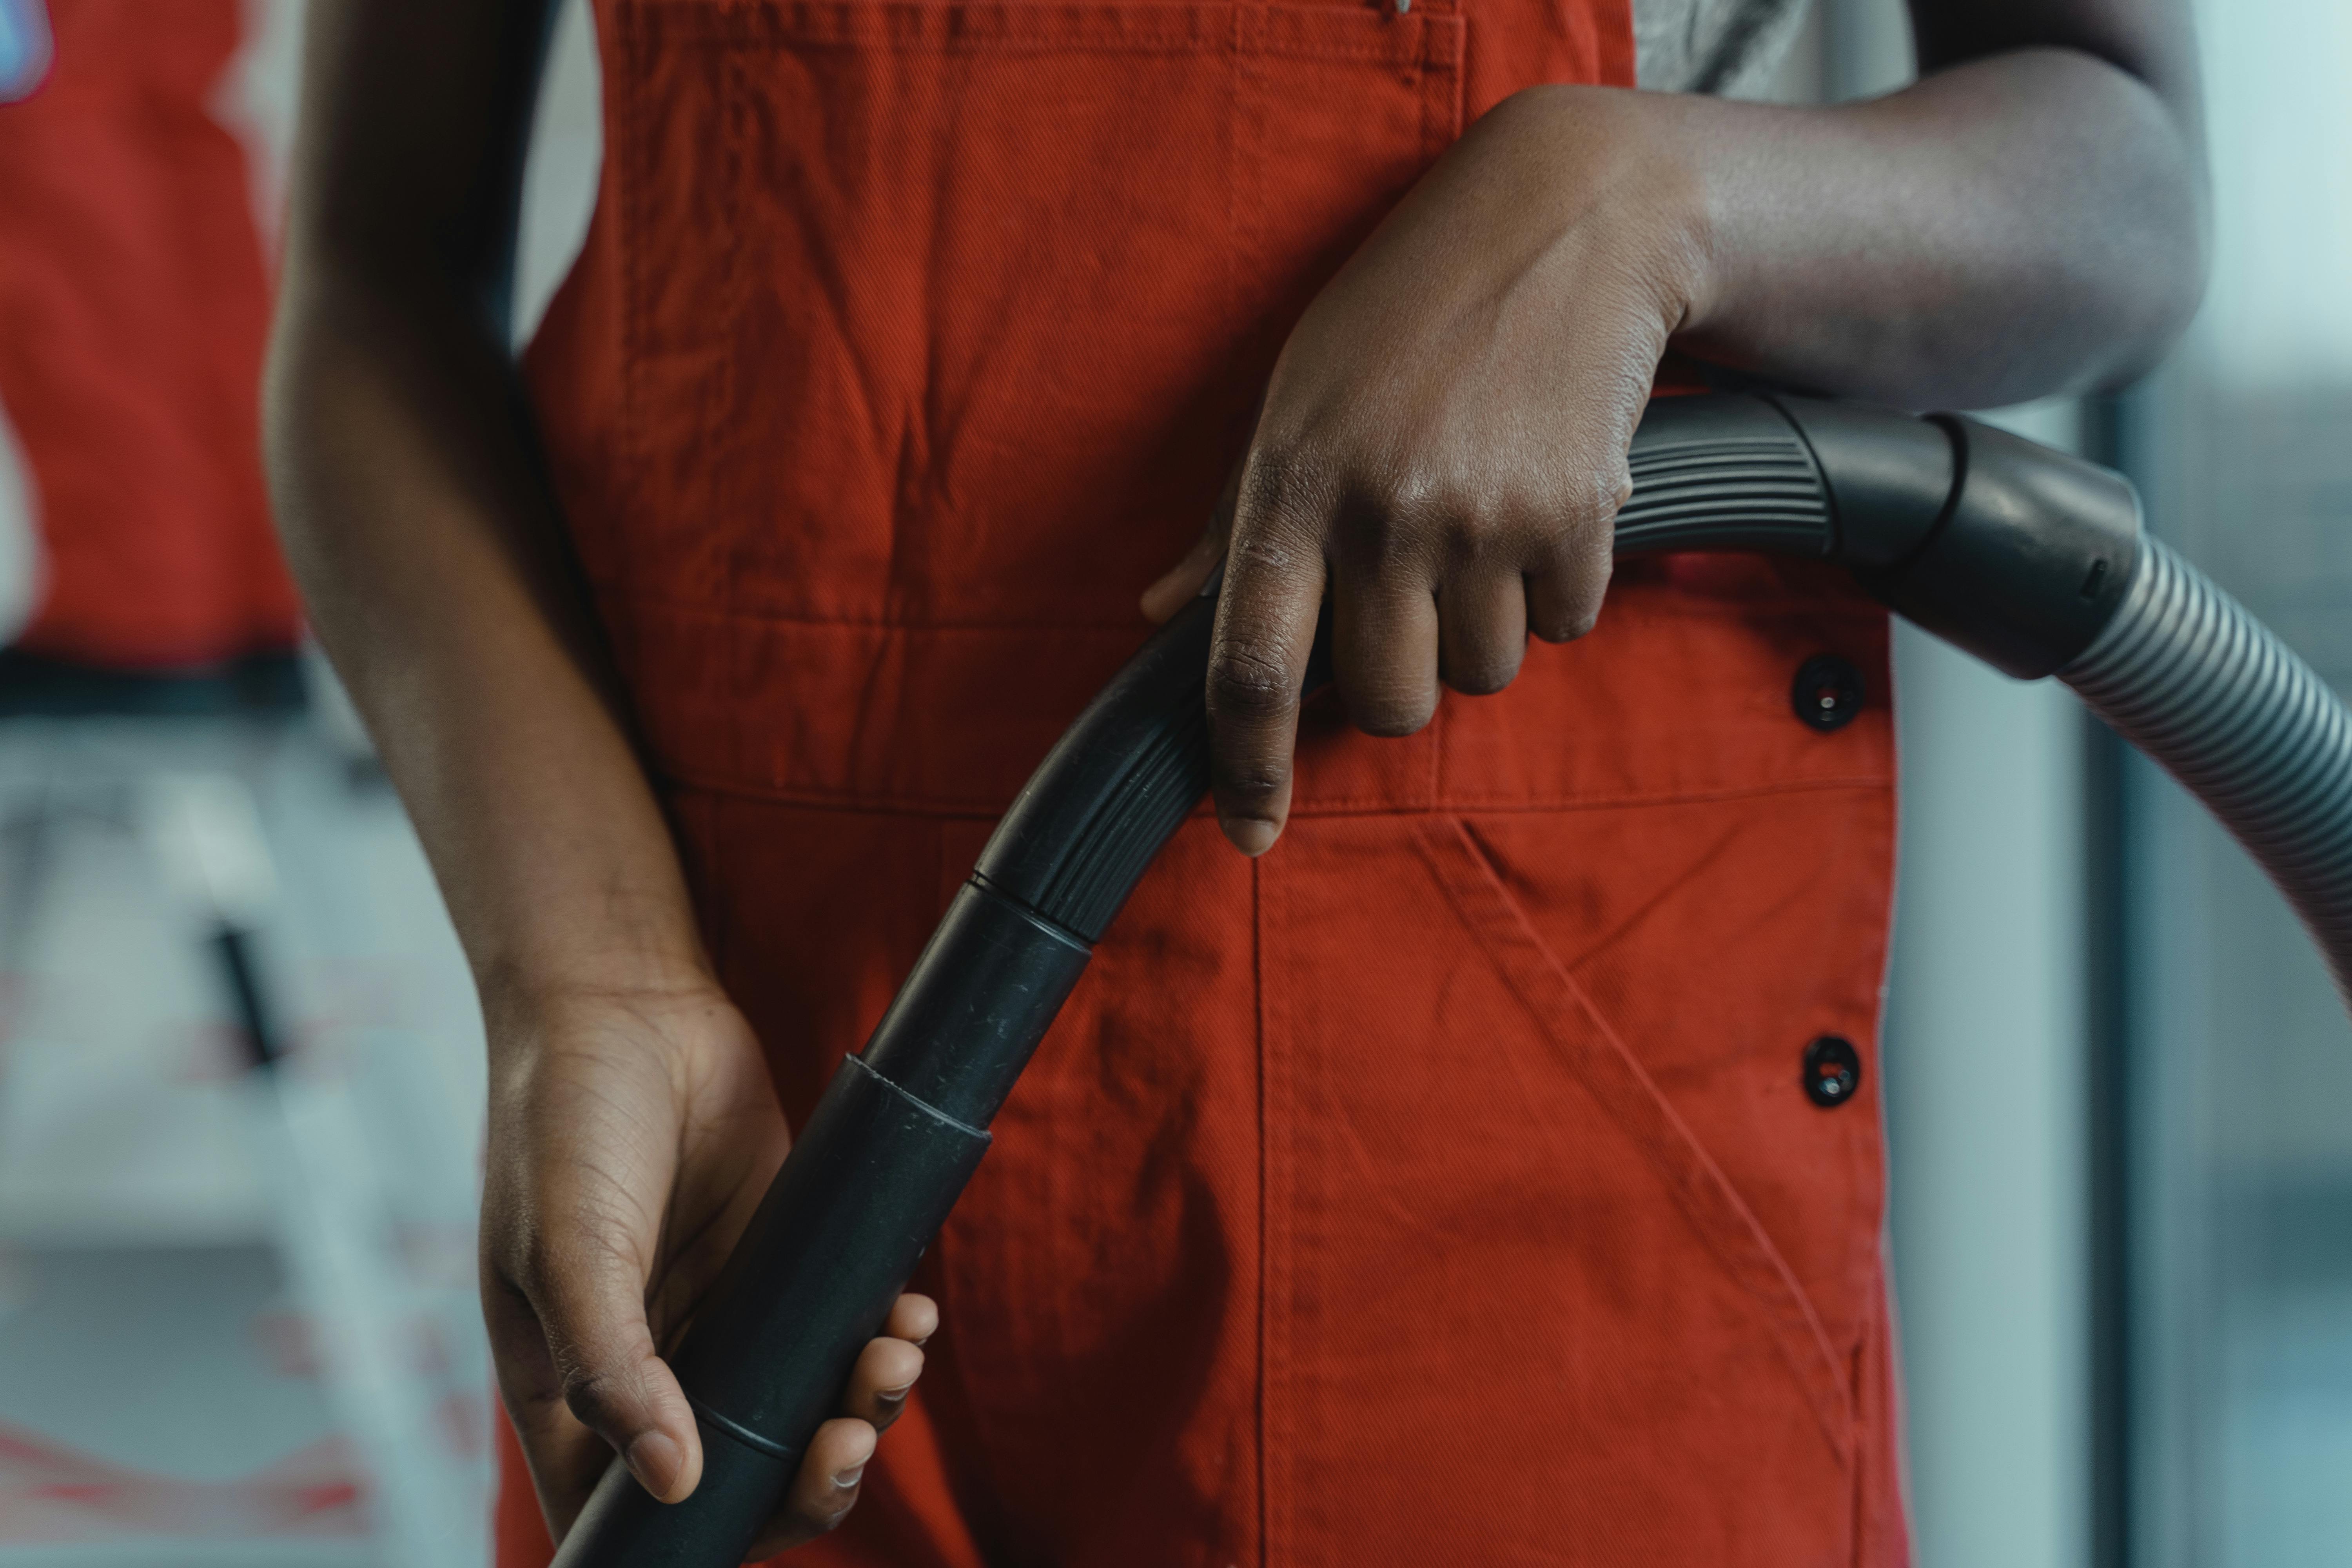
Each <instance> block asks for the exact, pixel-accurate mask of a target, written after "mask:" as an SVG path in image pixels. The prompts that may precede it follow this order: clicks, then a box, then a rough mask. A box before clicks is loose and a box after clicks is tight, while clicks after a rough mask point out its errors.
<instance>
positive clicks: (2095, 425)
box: [0, 0, 2352, 1568]
mask: <svg viewBox="0 0 2352 1568" xmlns="http://www.w3.org/2000/svg"><path fill="white" fill-rule="evenodd" d="M2201 9H2202V11H2203V16H2202V17H2201V21H2202V25H2203V29H2204V53H2205V60H2206V69H2207V89H2208V94H2209V103H2210V111H2211V131H2212V159H2213V176H2214V184H2215V188H2216V194H2217V204H2218V205H2217V212H2218V216H2219V235H2218V237H2219V249H2218V254H2217V266H2216V270H2215V273H2214V279H2213V288H2212V291H2211V294H2210V298H2209V300H2208V302H2207V305H2206V308H2205V310H2204V313H2203V315H2202V317H2201V318H2200V321H2199V323H2198V324H2197V326H2196V327H2195V328H2194V329H2193V331H2192V332H2191V334H2190V336H2189V340H2188V341H2187V342H2185V343H2184V344H2183V346H2182V347H2181V349H2180V350H2179V352H2178V353H2176V354H2175V355H2174V357H2173V360H2172V362H2171V363H2169V364H2168V366H2167V367H2166V368H2165V369H2163V370H2162V371H2161V372H2159V373H2158V374H2157V375H2155V376H2154V377H2152V378H2151V379H2150V380H2149V381H2148V382H2147V384H2143V385H2141V386H2139V387H2137V388H2134V389H2132V390H2131V391H2129V392H2128V393H2126V394H2124V395H2119V396H2114V397H2105V398H2100V399H2095V400H2093V401H2091V402H2088V403H2083V404H2074V403H2066V404H2048V405H2034V406H2032V407H2028V408H2023V409H2015V410H2008V411H2003V413H2002V414H2001V415H2000V419H2001V420H2002V422H2004V423H2007V424H2010V425H2011V426H2013V427H2015V428H2018V429H2020V430H2021V431H2023V432H2024V433H2026V434H2029V435H2032V436H2034V437H2038V438H2040V439H2043V440H2049V441H2053V442H2056V443H2058V444H2061V445H2065V446H2069V447H2074V448H2076V449H2078V450H2082V451H2084V452H2086V453H2088V454H2089V455H2091V456H2094V457H2095V458H2099V459H2100V460H2102V461H2105V462H2108V463H2111V464H2114V465H2116V466H2117V467H2120V468H2124V469H2126V471H2127V472H2128V473H2130V474H2131V476H2132V477H2133V479H2135V480H2136V481H2137V483H2138V485H2139V487H2140V489H2141V491H2142V494H2143V495H2144V497H2145V498H2146V500H2147V508H2148V512H2149V516H2150V521H2151V523H2152V525H2153V527H2154V528H2155V529H2156V530H2157V531H2158V532H2160V533H2161V534H2163V535H2164V536H2165V537H2167V538H2168V539H2169V540H2170V541H2172V542H2174V543H2175V544H2176V545H2177V546H2179V547H2180V548H2181V549H2183V550H2184V551H2185V552H2187V553H2188V554H2189V556H2190V557H2192V558H2193V559H2194V560H2196V561H2197V562H2198V563H2200V564H2201V565H2202V566H2203V567H2204V568H2205V569H2206V570H2207V571H2208V572H2210V573H2211V574H2213V575H2214V576H2215V577H2217V578H2218V579H2219V580H2220V581H2221V583H2222V584H2225V585H2226V586H2227V587H2229V588H2230V589H2231V590H2232V591H2233V592H2234V593H2236V594H2237V595H2239V596H2240V597H2241V598H2242V599H2243V600H2244V601H2245V602H2246V603H2247V604H2248V605H2250V606H2251V607H2252V609H2253V610H2254V611H2255V613H2256V614H2257V615H2259V616H2262V617H2263V618H2264V619H2265V620H2267V621H2268V622H2269V623H2270V624H2271V626H2273V627H2274V628H2276V629H2277V630H2278V631H2279V632H2280V633H2281V634H2282V635H2284V637H2286V639H2287V640H2288V641H2289V642H2291V643H2292V644H2294V647H2296V648H2297V649H2298V650H2299V651H2300V652H2301V653H2302V654H2303V655H2304V656H2305V658H2307V659H2309V660H2310V661H2311V662H2312V663H2313V665H2314V666H2315V667H2316V668H2318V669H2319V671H2320V672H2321V673H2322V675H2324V676H2326V678H2328V679H2330V680H2332V681H2334V682H2335V683H2336V685H2337V687H2338V689H2339V690H2341V689H2347V683H2352V289H2347V288H2345V287H2344V280H2345V279H2347V278H2352V96H2347V93H2346V91H2345V83H2347V81H2352V7H2347V6H2345V5H2343V4H2342V3H2341V0H2231V3H2230V4H2229V5H2226V6H2224V5H2221V0H2208V3H2207V4H2205V5H2203V6H2202V7H2201ZM302 18H303V5H302V4H301V0H243V3H242V4H240V0H52V3H51V4H47V5H45V4H43V3H42V0H0V414H5V417H0V1568H31V1565H34V1564H40V1565H50V1564H65V1563H73V1564H86V1565H87V1564H104V1565H108V1568H114V1565H124V1568H128V1565H131V1564H148V1563H154V1564H166V1563H168V1564H173V1565H185V1564H198V1565H201V1564H212V1563H219V1564H289V1565H292V1564H300V1565H303V1568H310V1565H313V1564H316V1565H322V1568H323V1565H326V1564H347V1563H348V1564H381V1565H383V1568H412V1565H414V1568H423V1565H425V1564H432V1565H435V1568H466V1565H468V1564H478V1563H482V1562H483V1561H484V1559H485V1554H486V1553H485V1545H484V1531H483V1519H484V1515H485V1510H486V1507H487V1498H488V1486H489V1484H490V1471H489V1463H488V1445H487V1441H486V1434H487V1430H488V1426H487V1423H488V1410H489V1400H490V1398H491V1395H490V1393H489V1382H488V1357H487V1353H486V1352H485V1350H484V1347H483V1345H482V1343H481V1338H480V1331H479V1328H478V1322H477V1319H476V1310H475V1304H474V1295H473V1212H472V1211H473V1204H474V1194H475V1190H476V1187H477V1184H478V1173H479V1137H480V1132H479V1124H480V1119H481V1109H482V1082H481V1080H482V1070H481V1049H482V1047H481V1037H480V1027H479V1023H478V1018H477V1016H476V1013H475V1009H474V1004H473V999H472V994H471V990H470V986H469V984H468V982H467V975H466V973H465V968H464V965H463V963H462V961H461V959H460V957H459V955H458V953H457V946H456V943H455V942H454V940H453V938H452V937H451V936H450V934H449V931H448V930H447V926H446V921H445V919H444V917H443V915H442V913H441V910H440V907H439V904H438V901H437V899H436V895H435V893H434V890H433V888H432V883H431V879H430V878H429V876H428V875H427V873H426V871H425V866H424V863H423V860H422V858H421V857H420V855H419V854H418V851H417V849H416V847H415V841H414V839H413V837H411V835H410V833H409V830H408V828H407V826H406V825H405V823H404V819H403V817H402V815H401V812H400V809H399V805H398V803H397V801H396V800H395V799H394V796H393V795H392V794H391V792H390V791H389V790H388V789H387V788H386V787H384V784H383V779H382V775H381V773H380V771H379V770H377V769H376V767H375V766H374V764H373V760H372V758H371V756H370V754H369V752H368V749H367V746H366V743H365V741H364V738H363V737H362V735H361V733H360V731H359V729H358V726H357V724H356V723H355V721H353V720H352V716H351V714H350V712H349V710H348V708H347V707H346V706H345V705H344V704H343V703H342V702H341V699H340V697H339V696H338V694H337V692H336V691H335V689H334V687H333V684H332V681H331V678H330V677H329V676H328V674H327V673H326V671H325V670H324V669H323V668H322V667H320V665H319V664H318V663H317V662H316V661H315V659H314V658H312V656H310V655H309V654H307V653H305V652H304V651H303V649H302V647H301V646H300V641H299V626H298V624H297V620H296V617H295V615H294V611H293V608H292V600H291V597H290V594H289V591H288V589H287V587H286V584H285V582H284V578H283V574H282V571H281V570H280V569H279V568H278V566H277V565H276V563H275V561H274V557H272V556H271V555H270V553H269V551H268V535H267V527H266V520H265V519H264V517H263V515H262V513H261V510H260V504H261V503H260V499H259V489H258V475H257V471H256V469H255V468H254V466H253V460H252V456H251V454H252V440H253V429H252V426H253V416H252V412H251V410H252V405H253V395H252V377H253V374H254V373H255V369H256V367H257V363H258V355H259V351H260V332H261V330H262V322H263V321H264V320H265V318H266V312H267V291H268V271H269V264H268V258H269V257H270V256H271V255H272V254H273V253H274V238H273V234H274V230H275V226H276V213H277V209H278V202H279V199H280V192H281V190H282V187H283V169H284V162H285V153H286V142H287V138H288V133H289V125H290V121H291V116H292V110H293V104H294V99H295V93H296V86H297V58H298V53H299V36H300V32H301V26H302ZM1909 58H1910V56H1909V37H1908V32H1907V24H1906V21H1905V19H1904V16H1903V14H1902V11H1901V7H1900V4H1899V0H1820V3H1819V5H1818V8H1817V9H1816V11H1815V13H1814V14H1813V15H1812V16H1811V19H1810V21H1809V22H1808V24H1807V27H1806V30H1805V32H1804V34H1803V35H1802V36H1801V37H1800V38H1799V40H1798V42H1797V45H1796V47H1794V49H1793V50H1792V51H1791V53H1790V57H1789V59H1788V61H1787V64H1786V66H1785V68H1784V69H1783V70H1782V71H1781V73H1780V77H1779V79H1777V80H1776V81H1775V82H1774V83H1773V84H1772V85H1771V86H1770V88H1769V96H1772V97H1776V98H1780V99H1784V100H1792V101H1810V100H1837V99H1845V98H1852V97H1857V96H1864V95H1868V94H1873V93H1876V92H1880V91H1884V90H1886V89H1889V88H1892V87H1895V86H1897V85H1900V83H1901V82H1902V81H1903V80H1904V79H1906V76H1907V74H1908V70H1909V63H1908V62H1909ZM598 157H599V136H598V115H597V76H596V55H595V47H594V42H593V37H592V36H591V32H590V29H589V27H588V26H587V22H586V17H585V15H584V6H583V5H581V4H579V3H578V0H568V3H567V5H566V7H565V11H564V15H563V17H562V23H561V26H560V27H559V30H558V33H557V36H556V39H555V43H554V53H553V62H552V66H551V71H550V74H549V79H548V83H547V86H546V89H545V91H544V93H543V96H542V100H541V105H540V109H539V119H538V132H537V135H536V138H535V142H534V149H533V154H532V163H531V165H530V174H529V176H528V179H527V182H526V190H525V213H524V219H523V243H522V256H521V267H520V279H521V283H520V288H521V294H522V298H521V300H520V309H519V310H518V311H517V313H516V319H517V323H518V328H517V330H518V336H519V340H520V337H523V336H527V335H528V333H529V332H530V329H531V327H532V325H533V324H534V323H535V322H536V321H537V319H538V316H539V313H540V310H541V309H542V308H543V306H544V302H545V300H546V298H547V296H548V294H549V293H550V291H551V289H553V287H554V285H555V283H556V281H557V280H558V279H560V278H561V276H562V272H563V270H564V268H566V267H567V266H568V265H569V262H570V259H571V257H572V252H573V250H574V249H575V248H576V247H577V245H578V243H579V239H580V237H581V234H582V231H583V227H584V226H585V223H586V220H587V216H588V208H589V204H590V201H591V199H592V195H593V184H594V180H595V175H596V169H597V160H598ZM1898 644H1899V647H1898V678H1899V681H1900V684H1901V687H1902V708H1901V724H1902V741H1903V748H1904V760H1905V768H1906V781H1905V790H1906V794H1905V800H1904V826H1903V834H1904V837H1903V847H1902V853H1903V866H1904V879H1903V885H1902V889H1901V894H1900V900H1899V907H1898V918H1897V923H1896V933H1895V935H1896V940H1895V960H1894V964H1893V972H1892V975H1891V978H1890V986H1891V993H1890V996H1891V1005H1890V1015H1889V1023H1888V1031H1887V1044H1886V1055H1885V1062H1886V1066H1885V1078H1886V1083H1885V1099H1886V1105H1887V1118H1888V1121H1889V1125H1890V1132H1891V1139H1892V1145H1893V1151H1894V1156H1893V1158H1894V1174H1893V1197H1894V1202H1893V1209H1892V1221H1891V1225H1892V1247H1893V1250H1894V1255H1895V1273H1896V1279H1897V1286H1898V1291H1899V1295H1900V1311H1901V1319H1902V1325H1903V1332H1904V1360H1905V1363H1906V1375H1907V1379H1908V1386H1909V1405H1908V1412H1907V1436H1908V1443H1909V1453H1910V1475H1911V1496H1912V1501H1913V1507H1914V1517H1915V1522H1916V1532H1917V1544H1918V1552H1919V1557H1920V1559H1921V1561H1922V1563H1925V1564H1926V1565H1927V1568H1975V1565H1998V1568H2123V1565H2125V1564H2131V1565H2134V1568H2184V1565H2189V1564H2200V1565H2203V1564H2213V1565H2217V1568H2221V1565H2226V1568H2273V1565H2277V1568H2285V1565H2289V1564H2293V1565H2296V1568H2302V1565H2306V1564H2326V1563H2352V1026H2347V1023H2346V1021H2345V1019H2344V1017H2343V1016H2342V1015H2341V1014H2340V1013H2339V1012H2338V1011H2337V1009H2336V1005H2335V1001H2334V998H2333V995H2332V993H2331V991H2330V989H2329V987H2328V984H2327V983H2326V976H2325V974H2324V973H2323V971H2322V969H2321V966H2320V963H2319V962H2318V960H2317V959H2316V958H2315V956H2314V955H2313V953H2312V952H2311V950H2310V947H2309V945H2308V943H2307V942H2305V940H2304V938H2303V936H2302V934H2301V932H2300V931H2299V930H2298V929H2297V928H2296V926H2295V924H2294V921H2293V919H2292V917H2291V916H2290V915H2289V914H2288V912H2287V910H2286V909H2285V907H2284V905H2283V904H2282V903H2281V902H2280V901H2279V900H2278V899H2277V898H2276V897H2275V896H2274V895H2273V893H2272V891H2271V890H2270V889H2269V888H2268V886H2267V885H2266V884H2265V883H2264V882H2263V880H2262V879H2261V877H2260V876H2259V874H2258V873H2256V872H2255V871H2253V870H2252V868H2251V867H2250V865H2249V864H2248V863H2247V862H2246V861H2245V860H2244V859H2243V858H2242V857H2241V856H2240V855H2239V854H2238V852H2237V851H2236V850H2235V848H2234V847H2232V846H2231V844H2230V843H2229V842H2228V841H2227V840H2226V839H2225V838H2224V837H2222V836H2221V833H2220V832H2219V831H2218V830H2217V829H2215V828H2214V827H2213V826H2211V825H2210V822H2208V821H2207V820H2206V818H2205V817H2204V816H2202V814H2201V813H2200V810H2199V809H2198V808H2197V807H2196V806H2195V805H2193V804H2192V803H2190V802H2189V800H2188V799H2187V797H2186V796H2185V795H2182V794H2181V793H2180V792H2179V790H2178V789H2176V788H2175V787H2174V786H2172V785H2171V784H2169V783H2168V781H2167V780H2165V779H2163V778H2162V777H2161V776H2160V775H2158V774H2156V773H2154V772H2153V771H2152V770H2151V769H2149V768H2147V767H2146V766H2145V765H2143V764H2142V763H2139V762H2138V761H2137V758H2135V757H2133V756H2131V755H2129V754H2127V753H2126V751H2125V750H2124V748H2122V747H2121V746H2120V745H2119V744H2117V743H2116V742H2113V741H2112V740H2111V739H2110V738H2109V737H2107V736H2105V733H2104V731H2100V730H2098V729H2097V728H2096V727H2095V725H2093V724H2092V723H2091V722H2090V721H2087V720H2086V719H2085V718H2084V715H2083V713H2082V712H2081V710H2079V708H2077V707H2076V706H2075V704H2074V700H2073V698H2072V697H2071V696H2070V695H2069V694H2067V693H2066V692H2065V691H2064V690H2063V689H2062V688H2060V687H2058V686H2056V685H2054V684H2043V685H2038V686H2025V685H2020V684H2017V683H2014V682H2011V681H2008V680H2006V679H2002V678H2001V677H2000V676H1998V675H1995V674H1993V673H1991V672H1990V670H1988V669H1986V668H1982V667H1979V666H1977V665H1974V664H1971V663H1970V662H1969V661H1968V660H1967V659H1966V658H1963V657H1961V656H1959V655H1958V654H1955V653H1952V652H1950V651H1949V650H1947V649H1945V648H1943V647H1939V646H1937V645H1936V644H1933V643H1931V642H1929V641H1928V640H1927V638H1926V637H1923V636H1919V635H1916V634H1913V633H1910V632H1909V631H1908V630H1907V629H1906V630H1904V631H1903V632H1902V633H1901V635H1900V636H1899V637H1898ZM126 672H128V673H126Z"/></svg>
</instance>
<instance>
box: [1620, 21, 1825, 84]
mask: <svg viewBox="0 0 2352 1568" xmlns="http://www.w3.org/2000/svg"><path fill="white" fill-rule="evenodd" d="M1807 4H1808V0H1633V51H1634V58H1635V61H1636V66H1637V68H1638V73H1639V77H1638V79H1639V80H1640V82H1641V85H1642V86H1643V87H1645V88H1648V89H1651V90H1653V91H1656V92H1706V93H1715V94H1718V95H1727V96H1731V97H1744V96H1747V95H1748V94H1751V93H1753V92H1755V91H1757V90H1758V89H1760V88H1761V87H1762V86H1763V84H1764V83H1765V82H1766V81H1767V80H1768V79H1770V77H1771V75H1772V72H1773V70H1774V68H1776V67H1778V66H1779V65H1780V57H1781V56H1782V55H1784V54H1786V53H1787V52H1788V49H1789V46H1790V43H1791V42H1792V41H1794V40H1795V38H1796V36H1797V30H1798V29H1799V28H1800V27H1801V26H1803V25H1804V20H1805V7H1806V5H1807Z"/></svg>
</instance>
